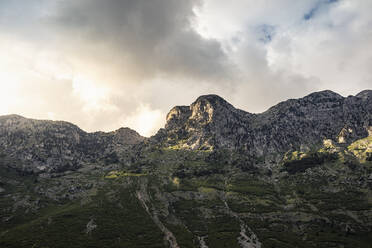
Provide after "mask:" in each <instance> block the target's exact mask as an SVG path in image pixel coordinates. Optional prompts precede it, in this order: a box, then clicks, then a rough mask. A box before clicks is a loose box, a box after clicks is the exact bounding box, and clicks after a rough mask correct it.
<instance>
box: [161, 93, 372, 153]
mask: <svg viewBox="0 0 372 248" xmlns="http://www.w3.org/2000/svg"><path fill="white" fill-rule="evenodd" d="M371 121H372V91H363V92H361V93H359V94H358V95H356V96H349V97H347V98H344V97H342V96H340V95H339V94H337V93H334V92H332V91H321V92H316V93H313V94H310V95H308V96H306V97H304V98H301V99H291V100H288V101H285V102H282V103H279V104H278V105H276V106H274V107H272V108H270V109H269V110H267V111H266V112H264V113H261V114H251V113H247V112H245V111H242V110H239V109H235V108H234V107H233V106H232V105H231V104H229V103H228V102H226V101H225V100H224V99H222V98H221V97H219V96H216V95H206V96H201V97H199V98H198V99H197V100H196V101H195V102H194V103H193V104H191V105H190V106H177V107H174V108H173V109H172V110H171V111H170V112H169V113H168V115H167V124H166V127H165V130H161V131H160V134H159V135H158V136H162V135H163V140H164V141H165V142H166V143H168V145H177V146H179V147H182V148H189V149H206V150H209V149H214V148H217V149H221V148H226V149H241V150H245V151H247V152H249V153H250V154H256V155H260V156H262V155H267V154H270V153H281V152H285V151H288V150H289V149H300V147H301V146H302V147H303V148H307V149H309V148H310V147H311V146H313V145H316V144H320V143H321V142H322V140H323V139H326V138H331V139H338V138H341V136H342V135H343V136H347V137H345V138H347V139H349V141H354V140H356V139H358V138H362V137H365V136H367V134H368V133H367V128H368V127H369V126H372V122H371ZM342 130H347V132H344V131H342ZM340 135H341V136H340ZM159 138H160V139H161V137H159Z"/></svg>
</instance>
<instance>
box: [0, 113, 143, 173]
mask: <svg viewBox="0 0 372 248" xmlns="http://www.w3.org/2000/svg"><path fill="white" fill-rule="evenodd" d="M143 140H144V138H143V137H141V136H140V135H139V134H138V133H137V132H136V131H134V130H131V129H129V128H121V129H119V130H117V131H114V132H109V133H103V132H95V133H86V132H84V131H83V130H81V129H80V128H78V127H77V126H75V125H73V124H71V123H68V122H63V121H47V120H33V119H27V118H24V117H21V116H18V115H7V116H1V117H0V152H2V153H5V154H7V156H9V157H13V158H16V159H18V160H19V161H21V163H20V164H19V165H14V166H15V167H17V168H18V169H21V170H25V171H30V172H59V171H64V170H74V169H77V168H79V167H80V166H81V165H82V163H84V162H90V161H94V160H96V159H98V158H104V157H107V156H113V155H112V154H115V152H116V151H118V150H119V151H121V150H125V149H127V148H128V147H129V146H131V145H134V144H137V143H139V142H142V141H143Z"/></svg>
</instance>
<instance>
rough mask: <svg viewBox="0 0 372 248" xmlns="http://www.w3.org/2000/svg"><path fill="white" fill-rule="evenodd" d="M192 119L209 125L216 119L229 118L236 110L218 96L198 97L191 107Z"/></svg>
mask: <svg viewBox="0 0 372 248" xmlns="http://www.w3.org/2000/svg"><path fill="white" fill-rule="evenodd" d="M190 110H191V117H190V118H191V119H192V120H195V121H197V122H200V123H203V124H207V123H210V122H212V121H213V120H215V119H216V118H219V117H222V116H225V117H226V116H227V115H229V114H230V113H231V112H233V111H234V110H235V108H234V107H233V106H232V105H231V104H230V103H228V102H227V101H226V100H225V99H223V98H222V97H220V96H217V95H204V96H200V97H198V99H196V101H195V102H194V103H192V104H191V105H190Z"/></svg>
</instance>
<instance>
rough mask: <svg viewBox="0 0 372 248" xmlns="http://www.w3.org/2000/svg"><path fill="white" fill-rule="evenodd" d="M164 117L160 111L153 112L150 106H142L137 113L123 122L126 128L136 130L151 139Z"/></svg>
mask: <svg viewBox="0 0 372 248" xmlns="http://www.w3.org/2000/svg"><path fill="white" fill-rule="evenodd" d="M162 120H163V115H162V112H161V111H160V110H157V109H155V110H153V109H151V108H150V107H149V106H148V105H140V106H139V107H138V108H137V110H136V113H135V114H134V115H132V116H129V117H128V118H125V119H124V120H123V123H124V125H125V126H128V127H130V128H132V129H134V130H136V131H137V132H138V133H139V134H141V135H143V136H145V137H149V136H151V135H153V134H154V133H155V132H156V130H157V129H158V127H159V126H160V125H159V123H160V122H162Z"/></svg>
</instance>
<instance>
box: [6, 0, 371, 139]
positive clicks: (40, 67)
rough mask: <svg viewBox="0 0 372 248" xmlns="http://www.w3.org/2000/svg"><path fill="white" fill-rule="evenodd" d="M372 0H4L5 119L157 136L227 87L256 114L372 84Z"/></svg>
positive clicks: (229, 93) (235, 101)
mask: <svg viewBox="0 0 372 248" xmlns="http://www.w3.org/2000/svg"><path fill="white" fill-rule="evenodd" d="M371 13H372V1H370V0H339V1H337V0H301V1H298V0H232V1H224V0H53V1H52V0H0V115H3V114H20V115H23V116H26V117H30V118H41V119H54V120H66V121H70V122H73V123H75V124H77V125H78V126H80V127H81V128H82V129H84V130H86V131H97V130H103V131H111V130H115V129H117V128H119V127H123V126H129V127H131V128H133V129H135V130H137V131H138V132H139V133H140V134H142V135H145V136H149V135H152V134H154V133H155V132H156V131H157V130H158V129H159V128H160V127H162V126H163V125H164V122H165V115H166V113H167V112H168V111H169V110H170V108H172V107H173V106H175V105H189V104H190V103H192V102H193V101H194V100H195V99H196V98H197V97H198V96H199V95H202V94H210V93H214V94H219V95H220V96H222V97H223V98H225V99H226V100H227V101H229V102H230V103H232V104H233V105H235V106H236V107H239V108H241V109H244V110H246V111H249V112H262V111H265V110H266V109H267V108H268V107H270V106H272V105H274V104H276V103H278V102H280V101H283V100H286V99H288V98H298V97H302V96H304V95H306V94H308V93H310V92H312V91H319V90H324V89H331V90H334V91H336V92H338V93H340V94H342V95H344V96H347V95H351V94H356V93H358V92H359V91H361V90H363V89H368V88H369V89H371V88H372V14H371Z"/></svg>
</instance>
